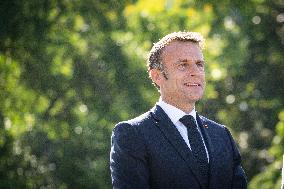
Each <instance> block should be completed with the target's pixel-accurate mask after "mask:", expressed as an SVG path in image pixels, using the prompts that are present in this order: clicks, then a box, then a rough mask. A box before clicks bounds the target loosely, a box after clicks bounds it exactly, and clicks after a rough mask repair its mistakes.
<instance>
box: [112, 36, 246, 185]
mask: <svg viewBox="0 0 284 189" xmlns="http://www.w3.org/2000/svg"><path fill="white" fill-rule="evenodd" d="M202 43H203V38H202V36H201V35H200V34H198V33H194V32H177V33H171V34H169V35H167V36H165V37H164V38H162V39H161V40H160V41H159V42H158V43H156V44H154V46H153V48H152V50H151V51H150V56H149V60H148V71H149V75H150V77H151V79H152V81H153V83H154V84H155V86H156V87H157V88H158V89H159V92H160V95H161V97H160V100H159V102H158V103H157V104H156V106H155V107H154V108H152V109H151V110H150V111H149V112H146V113H145V114H143V115H141V116H139V117H137V118H135V119H132V120H129V121H125V122H121V123H118V124H117V125H116V127H115V128H114V130H113V135H112V147H111V153H110V168H111V176H112V184H113V188H114V189H120V188H121V189H122V188H123V189H132V188H133V189H140V188H141V189H142V188H143V189H207V188H210V189H227V188H228V189H229V188H234V189H243V188H246V186H247V183H246V178H245V173H244V171H243V169H242V167H241V165H240V163H241V157H240V154H239V152H238V149H237V147H236V144H235V142H234V140H233V138H232V136H231V134H230V132H229V131H228V129H227V128H226V127H225V126H223V125H220V124H218V123H215V122H213V121H211V120H209V119H207V118H205V117H203V116H201V115H199V114H198V113H196V111H195V103H196V102H197V101H198V100H200V99H201V97H202V95H203V92H204V88H205V70H204V66H205V65H204V64H205V63H204V58H203V54H202V52H201V46H202Z"/></svg>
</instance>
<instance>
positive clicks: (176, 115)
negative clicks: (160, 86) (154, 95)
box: [157, 98, 196, 124]
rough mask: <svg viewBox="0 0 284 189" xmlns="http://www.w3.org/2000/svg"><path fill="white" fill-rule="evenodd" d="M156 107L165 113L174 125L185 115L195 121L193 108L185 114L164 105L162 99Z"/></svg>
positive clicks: (169, 105) (168, 105)
mask: <svg viewBox="0 0 284 189" xmlns="http://www.w3.org/2000/svg"><path fill="white" fill-rule="evenodd" d="M157 105H159V106H160V107H161V108H162V109H163V110H164V111H165V113H166V114H167V115H168V116H169V118H170V119H171V121H172V122H173V123H174V124H176V123H177V122H178V121H179V119H180V118H182V117H183V116H185V115H191V116H193V117H194V119H195V120H196V111H195V107H193V109H192V111H191V112H190V113H189V114H187V113H185V112H184V111H182V110H180V109H178V108H177V107H175V106H173V105H171V104H168V103H166V102H165V101H163V100H162V98H160V99H159V101H158V103H157Z"/></svg>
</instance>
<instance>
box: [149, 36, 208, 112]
mask: <svg viewBox="0 0 284 189" xmlns="http://www.w3.org/2000/svg"><path fill="white" fill-rule="evenodd" d="M161 56H162V62H163V65H164V68H165V70H164V72H165V76H166V77H164V75H163V73H161V71H158V70H156V71H157V74H158V75H157V77H156V81H155V82H156V83H157V84H158V85H159V86H160V92H161V96H162V99H163V100H164V101H166V102H168V103H170V104H172V105H176V106H177V107H183V106H184V105H186V104H191V105H192V104H195V102H196V101H198V100H199V99H201V97H202V96H203V92H204V88H205V72H204V59H203V55H202V52H201V49H200V48H199V46H198V44H196V43H193V42H181V41H173V42H171V43H170V44H169V45H168V46H167V47H165V49H164V50H163V52H162V55H161ZM152 78H153V77H152ZM154 80H155V79H154Z"/></svg>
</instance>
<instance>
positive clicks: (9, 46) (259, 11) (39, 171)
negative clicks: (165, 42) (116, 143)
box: [0, 0, 284, 189]
mask: <svg viewBox="0 0 284 189" xmlns="http://www.w3.org/2000/svg"><path fill="white" fill-rule="evenodd" d="M179 30H181V31H183V30H187V31H198V32H201V33H202V34H203V35H204V37H205V38H206V40H207V42H206V47H205V50H204V55H205V59H206V74H207V89H206V94H205V96H204V98H203V100H202V101H201V102H199V103H198V105H197V109H198V111H199V112H201V113H202V114H204V115H206V116H207V117H209V118H211V119H214V120H216V121H218V122H221V123H223V124H225V125H227V127H229V128H230V130H231V132H232V133H233V136H234V138H235V139H236V141H237V142H238V144H239V148H240V151H241V154H242V157H243V166H244V169H245V171H246V173H247V176H248V180H249V182H250V185H249V187H250V188H251V189H255V188H258V189H274V188H279V187H280V173H281V171H280V169H281V166H282V155H283V153H284V108H283V103H284V88H283V82H284V63H283V60H284V1H283V0H270V1H265V0H246V1H233V0H232V1H229V0H220V1H213V0H212V1H205V0H202V1H193V0H167V1H166V0H157V1H155V2H154V1H150V0H144V1H143V0H140V1H131V0H128V1H127V0H125V1H123V0H121V1H120V0H109V1H103V0H101V1H99V0H82V1H79V0H49V1H47V0H42V1H37V0H29V1H21V0H2V1H1V2H0V188H1V189H2V188H3V189H12V188H13V189H17V188H19V189H23V188H27V189H31V188H41V189H43V188H60V189H67V188H68V189H69V188H70V189H72V188H74V189H79V188H82V189H83V188H86V189H87V188H97V189H107V188H111V179H110V171H109V151H110V135H111V130H112V128H113V127H114V125H115V123H117V122H118V121H121V120H125V119H129V118H132V117H134V116H137V115H139V114H141V113H143V112H144V111H147V110H148V109H150V108H151V107H152V106H153V105H154V103H155V102H156V101H157V100H158V97H159V94H158V92H157V90H156V89H155V88H154V86H153V85H152V84H151V81H150V79H149V78H148V75H147V69H146V58H147V53H148V51H149V50H150V48H151V46H152V43H153V42H156V41H157V40H158V39H159V38H161V37H162V36H164V35H166V34H167V33H170V32H173V31H179Z"/></svg>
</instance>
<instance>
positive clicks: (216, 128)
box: [199, 115, 231, 135]
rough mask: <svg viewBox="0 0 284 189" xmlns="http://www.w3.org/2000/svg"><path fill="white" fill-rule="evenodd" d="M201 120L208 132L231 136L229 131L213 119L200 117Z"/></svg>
mask: <svg viewBox="0 0 284 189" xmlns="http://www.w3.org/2000/svg"><path fill="white" fill-rule="evenodd" d="M199 117H200V120H201V121H202V124H203V126H205V127H206V128H207V129H208V132H215V133H220V132H221V133H225V134H226V135H228V134H229V135H231V134H230V131H229V129H228V128H227V127H226V126H225V125H223V124H221V123H217V122H216V121H213V120H211V119H208V118H207V117H204V116H202V115H199Z"/></svg>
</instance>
